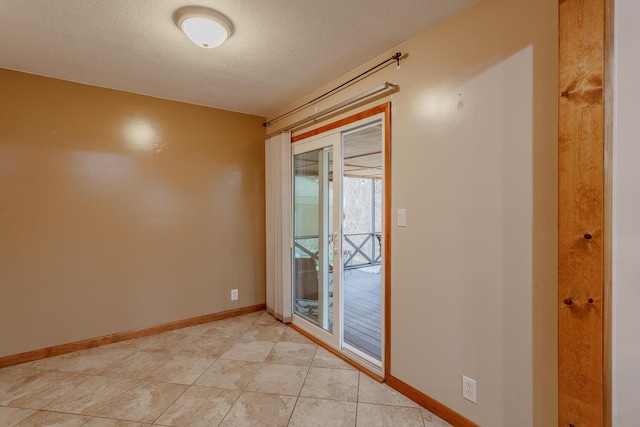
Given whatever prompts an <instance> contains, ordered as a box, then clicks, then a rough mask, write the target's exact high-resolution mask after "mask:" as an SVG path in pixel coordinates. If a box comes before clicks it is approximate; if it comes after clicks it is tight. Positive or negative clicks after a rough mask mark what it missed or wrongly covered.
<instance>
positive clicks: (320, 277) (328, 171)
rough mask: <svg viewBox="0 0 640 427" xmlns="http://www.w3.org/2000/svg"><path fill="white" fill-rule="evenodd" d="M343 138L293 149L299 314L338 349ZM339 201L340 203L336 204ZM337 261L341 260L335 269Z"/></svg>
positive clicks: (296, 311) (295, 302)
mask: <svg viewBox="0 0 640 427" xmlns="http://www.w3.org/2000/svg"><path fill="white" fill-rule="evenodd" d="M340 158H341V157H340V136H339V135H330V136H327V137H324V138H318V139H316V140H314V141H309V142H307V143H304V144H299V145H295V146H294V149H293V199H294V200H293V230H294V237H293V312H294V314H295V315H297V316H298V317H300V318H302V319H304V320H305V326H306V327H308V328H309V329H311V331H310V332H311V333H314V334H315V335H320V338H321V339H323V340H324V341H326V342H328V343H331V344H335V345H337V344H338V343H339V339H340V337H339V333H338V332H339V331H340V328H336V325H337V324H338V322H339V319H338V314H339V313H340V309H339V304H340V298H339V292H340V283H339V282H340V272H339V270H338V269H339V267H340V266H339V261H340V256H339V254H340V248H339V243H340V239H339V233H340V203H339V195H340V179H337V180H334V176H336V177H340V174H341V172H340V166H341V165H340V161H338V162H335V161H334V159H340ZM336 196H337V202H336V201H335V200H336ZM334 260H337V261H338V265H335V263H334Z"/></svg>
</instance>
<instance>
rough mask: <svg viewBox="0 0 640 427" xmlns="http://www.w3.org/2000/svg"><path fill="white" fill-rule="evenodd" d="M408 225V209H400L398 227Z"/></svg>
mask: <svg viewBox="0 0 640 427" xmlns="http://www.w3.org/2000/svg"><path fill="white" fill-rule="evenodd" d="M406 226H407V210H406V209H398V227H406Z"/></svg>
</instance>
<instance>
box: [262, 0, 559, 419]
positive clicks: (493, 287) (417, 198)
mask: <svg viewBox="0 0 640 427" xmlns="http://www.w3.org/2000/svg"><path fill="white" fill-rule="evenodd" d="M557 36H558V29H557V1H555V0H540V1H535V2H533V1H528V0H517V1H514V0H482V1H480V2H479V3H478V4H477V5H476V6H473V7H471V8H470V9H467V10H466V11H465V12H463V13H462V14H460V15H458V16H456V17H454V18H452V19H450V20H448V21H447V22H445V23H443V24H441V25H439V26H438V27H436V28H433V29H431V30H429V31H427V32H425V33H423V34H421V35H419V36H418V37H416V38H414V39H412V40H410V41H408V42H406V43H404V44H402V45H401V46H398V47H397V48H395V49H393V50H391V51H389V52H388V53H386V54H385V55H381V56H380V57H379V58H376V59H375V60H372V61H371V62H369V63H367V64H363V66H362V67H360V68H359V69H358V70H354V71H353V72H352V73H350V74H349V75H346V76H343V77H342V78H340V79H338V80H337V81H336V82H334V84H331V85H327V87H325V88H322V89H320V90H318V91H316V92H314V93H312V94H310V95H309V96H308V97H307V98H305V99H303V100H301V101H300V102H298V103H296V105H300V104H301V103H302V101H306V100H308V99H311V97H313V96H314V95H318V94H319V93H321V92H323V91H324V90H326V89H328V88H330V87H333V86H334V85H335V83H338V82H340V83H341V82H343V81H345V80H346V79H347V78H348V77H350V76H352V75H355V74H356V73H358V72H360V71H363V70H365V69H367V68H369V67H370V66H372V65H374V64H376V63H378V62H379V61H380V60H382V59H386V58H388V57H389V56H391V54H392V53H394V52H396V51H401V52H403V53H408V54H409V57H408V58H407V59H406V60H404V61H403V62H402V63H401V67H400V69H399V70H396V67H395V64H393V65H390V66H388V67H387V68H385V69H384V70H383V71H380V72H378V73H376V74H375V75H374V76H373V77H370V78H367V79H366V80H364V81H363V82H361V83H359V84H357V85H355V86H353V87H351V88H349V89H348V90H346V91H343V92H341V94H340V95H338V96H334V97H332V98H331V100H330V101H329V102H323V103H321V104H319V105H317V110H318V111H320V110H321V109H322V108H324V107H326V106H327V105H328V103H337V102H339V101H340V100H342V99H346V98H348V97H351V96H353V95H355V94H357V93H360V92H363V91H366V90H369V89H371V88H373V87H375V86H376V85H378V84H380V83H382V82H384V81H389V82H391V83H395V84H398V85H399V86H400V91H399V92H398V93H395V94H393V95H390V96H386V97H382V98H379V99H377V100H375V101H374V102H371V103H369V105H368V106H370V105H376V104H378V103H381V102H382V101H386V100H390V101H391V102H392V107H393V115H392V170H391V179H392V212H393V217H394V218H395V210H396V209H398V208H406V209H407V221H408V226H407V227H406V228H398V227H396V226H395V224H394V225H393V226H392V228H391V235H392V242H391V247H392V275H391V281H392V283H391V287H392V289H391V298H392V299H391V334H392V339H391V374H392V375H393V376H395V377H397V378H399V379H400V380H402V381H404V382H406V383H408V384H409V385H411V386H413V387H415V388H417V389H418V390H420V391H422V392H423V393H425V394H427V395H429V396H431V397H432V398H434V399H436V400H438V401H439V402H441V403H442V404H444V405H446V406H448V407H450V408H452V409H453V410H455V411H457V412H458V413H460V414H462V415H464V416H466V417H467V418H469V419H471V420H473V421H475V422H476V423H478V424H480V425H482V426H492V427H499V426H522V427H524V426H533V425H535V426H551V425H555V424H556V423H557V404H556V401H557V386H556V381H557V379H556V378H557V362H556V359H557V335H556V329H557V320H556V291H557V261H556V257H557V250H556V244H557V243H556V242H557V232H556V229H557V101H556V99H557V98H556V93H557ZM366 107H367V106H365V105H361V106H359V107H357V108H356V109H353V110H352V111H350V112H349V114H352V113H354V112H355V111H358V110H362V109H364V108H366ZM283 110H284V109H283ZM313 112H314V111H309V110H306V111H303V112H301V113H299V114H297V115H296V116H294V117H291V118H290V119H288V120H287V121H286V122H278V123H277V124H276V125H273V126H272V128H271V131H276V130H277V129H278V128H280V127H282V126H283V125H285V124H286V123H287V122H293V121H295V120H297V119H300V118H302V117H305V116H307V115H310V114H312V113H313ZM276 115H277V114H274V117H275V116H276ZM308 129H309V128H307V129H304V130H308ZM461 375H467V376H469V377H471V378H473V379H475V380H477V382H478V404H477V405H475V404H473V403H470V402H468V401H466V400H463V399H462V397H461V394H462V389H461Z"/></svg>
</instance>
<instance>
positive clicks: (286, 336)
mask: <svg viewBox="0 0 640 427" xmlns="http://www.w3.org/2000/svg"><path fill="white" fill-rule="evenodd" d="M280 341H285V342H297V343H300V344H314V342H313V341H311V340H310V339H309V338H307V337H305V336H304V335H302V334H301V333H300V332H298V331H296V330H295V329H293V328H290V327H287V329H285V331H284V333H283V334H282V336H280Z"/></svg>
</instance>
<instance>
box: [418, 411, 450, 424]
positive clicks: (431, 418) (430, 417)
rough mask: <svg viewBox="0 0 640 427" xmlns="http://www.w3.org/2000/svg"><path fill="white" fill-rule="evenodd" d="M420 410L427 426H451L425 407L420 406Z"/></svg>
mask: <svg viewBox="0 0 640 427" xmlns="http://www.w3.org/2000/svg"><path fill="white" fill-rule="evenodd" d="M420 412H421V413H422V420H423V421H424V426H425V427H451V424H449V423H448V422H446V421H445V420H443V419H442V418H440V417H439V416H437V415H435V414H433V413H431V412H429V411H427V410H426V409H424V408H420Z"/></svg>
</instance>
